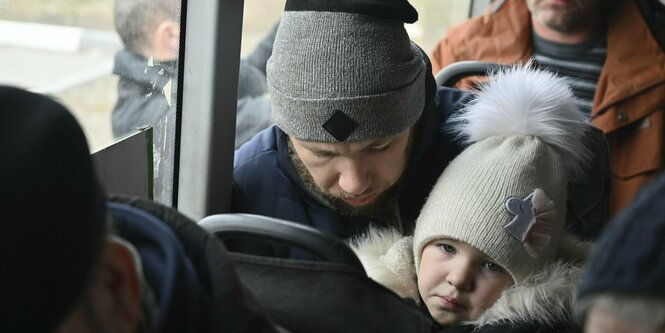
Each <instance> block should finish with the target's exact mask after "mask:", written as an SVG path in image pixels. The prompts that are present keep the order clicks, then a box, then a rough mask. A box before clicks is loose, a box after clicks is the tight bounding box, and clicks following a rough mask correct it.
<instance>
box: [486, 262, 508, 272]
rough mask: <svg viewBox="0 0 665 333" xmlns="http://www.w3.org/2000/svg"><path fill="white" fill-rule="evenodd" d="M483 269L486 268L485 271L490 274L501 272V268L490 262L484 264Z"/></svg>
mask: <svg viewBox="0 0 665 333" xmlns="http://www.w3.org/2000/svg"><path fill="white" fill-rule="evenodd" d="M483 267H485V268H487V270H489V271H490V272H503V268H501V266H499V265H497V264H495V263H493V262H491V261H488V262H486V263H484V264H483Z"/></svg>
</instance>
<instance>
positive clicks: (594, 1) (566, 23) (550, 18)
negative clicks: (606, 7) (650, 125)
mask: <svg viewBox="0 0 665 333" xmlns="http://www.w3.org/2000/svg"><path fill="white" fill-rule="evenodd" d="M526 4H527V6H528V7H529V11H530V12H531V15H532V16H533V19H534V20H536V21H537V22H539V23H540V24H542V25H544V26H546V27H547V28H549V29H552V30H554V31H557V32H560V33H573V32H577V31H578V30H580V29H584V28H586V25H587V24H588V23H589V22H590V18H591V17H595V16H596V15H598V12H599V10H600V9H599V4H600V0H526Z"/></svg>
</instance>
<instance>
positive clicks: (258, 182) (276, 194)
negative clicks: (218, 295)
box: [227, 83, 470, 257]
mask: <svg viewBox="0 0 665 333" xmlns="http://www.w3.org/2000/svg"><path fill="white" fill-rule="evenodd" d="M431 88H432V89H434V85H433V83H432V86H431ZM468 98H470V95H469V94H468V93H465V92H461V91H458V90H453V89H448V88H439V89H438V90H437V91H436V94H434V90H431V95H429V97H428V101H427V102H426V105H427V107H426V108H425V110H424V111H423V114H422V116H421V118H420V120H419V121H418V122H417V123H416V125H415V135H414V137H413V142H412V150H411V154H410V157H409V160H408V166H407V169H406V170H405V173H404V174H403V176H402V180H401V181H400V186H401V187H400V188H399V190H398V194H397V206H398V209H399V212H398V214H399V219H400V220H401V225H402V227H403V229H404V231H405V232H406V233H411V232H412V231H413V227H414V222H415V219H416V217H417V216H418V213H419V212H420V208H421V207H422V205H423V203H424V202H425V198H426V196H427V194H428V193H429V192H430V190H431V189H432V186H434V183H435V182H436V180H437V179H438V177H439V176H440V175H441V172H442V171H443V169H444V168H445V167H446V165H447V164H448V162H449V161H450V160H451V159H452V158H453V157H455V156H456V155H457V154H458V153H459V151H460V147H459V146H458V144H457V143H456V142H455V140H454V138H453V137H452V136H451V135H450V134H449V133H448V132H447V130H446V126H445V123H446V120H447V119H448V116H449V115H450V114H451V113H452V112H455V111H456V110H458V109H460V108H461V107H462V106H464V104H465V103H466V101H467V100H468ZM233 182H234V185H233V200H232V211H233V212H237V213H250V214H259V215H265V216H271V217H275V218H280V219H284V220H288V221H294V222H297V223H300V224H304V225H307V226H310V227H314V228H316V229H319V230H322V231H325V232H328V233H330V234H332V235H335V236H337V237H339V238H341V239H348V238H350V237H353V236H355V235H358V234H360V233H362V232H363V231H364V230H366V229H367V228H368V226H369V225H371V224H377V225H381V223H380V222H376V221H373V220H372V219H371V218H369V217H367V216H345V215H341V214H339V213H338V212H337V211H336V210H335V209H333V208H331V207H330V206H329V205H328V204H326V203H324V202H322V201H321V200H319V199H317V198H315V197H314V196H313V195H312V194H311V192H309V190H308V189H307V188H306V185H305V184H304V183H303V180H302V179H301V177H300V175H299V173H298V171H297V170H296V168H295V166H294V164H293V162H292V160H291V157H290V156H289V147H288V143H287V135H286V134H285V133H284V132H283V131H282V130H280V129H279V128H278V127H276V126H272V127H269V128H267V129H265V130H263V131H262V132H260V133H259V134H257V135H256V136H255V137H254V138H253V139H252V140H251V141H249V142H248V143H247V144H245V145H244V146H242V147H241V148H240V149H238V150H236V153H235V158H234V171H233ZM227 246H229V249H230V250H234V251H242V252H250V253H255V254H263V255H276V256H280V257H298V255H297V254H294V253H292V252H291V251H289V250H288V249H287V248H284V247H274V246H272V247H270V246H268V245H266V246H265V247H261V248H258V247H257V246H258V245H255V244H253V243H252V244H250V243H249V242H244V241H238V242H231V241H229V242H227Z"/></svg>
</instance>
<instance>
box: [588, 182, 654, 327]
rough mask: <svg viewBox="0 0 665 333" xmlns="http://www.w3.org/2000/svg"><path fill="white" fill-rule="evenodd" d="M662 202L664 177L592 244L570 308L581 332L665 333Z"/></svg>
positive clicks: (647, 188)
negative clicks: (593, 246)
mask: <svg viewBox="0 0 665 333" xmlns="http://www.w3.org/2000/svg"><path fill="white" fill-rule="evenodd" d="M663 200H665V175H663V176H660V177H659V178H658V179H657V180H656V181H654V182H653V183H651V184H650V185H649V186H645V187H644V189H643V190H642V191H640V193H639V195H638V196H637V197H636V199H635V201H634V202H633V203H631V204H630V205H629V206H628V207H627V208H626V209H625V210H624V211H622V212H621V213H620V214H619V215H617V218H616V219H615V220H614V221H613V222H612V224H611V225H610V226H609V227H608V229H607V230H606V232H605V233H604V234H603V235H602V236H601V238H600V239H599V241H598V243H597V244H596V246H595V248H594V251H593V253H592V255H591V257H590V259H589V261H588V263H587V271H586V274H585V276H584V279H583V282H582V286H581V288H580V291H579V296H578V301H577V304H576V307H575V312H576V315H577V317H578V319H579V322H580V323H582V324H583V326H584V331H585V332H587V333H601V332H602V333H629V332H632V333H662V332H665V288H663V284H665V243H664V242H663V238H664V237H665V215H664V214H663V209H664V207H663ZM635 223H639V227H638V228H635Z"/></svg>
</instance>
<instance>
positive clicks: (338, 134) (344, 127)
mask: <svg viewBox="0 0 665 333" xmlns="http://www.w3.org/2000/svg"><path fill="white" fill-rule="evenodd" d="M321 127H323V129H325V130H326V131H327V132H328V133H330V135H332V136H333V137H334V138H335V139H337V140H339V141H340V142H342V141H344V140H346V138H348V137H349V135H351V133H353V131H354V130H355V129H356V128H357V127H358V123H356V122H355V121H354V120H353V119H351V117H349V116H347V115H346V114H345V113H344V112H342V110H335V112H334V113H333V115H332V116H330V118H328V121H326V122H325V123H324V124H323V125H322V126H321Z"/></svg>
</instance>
